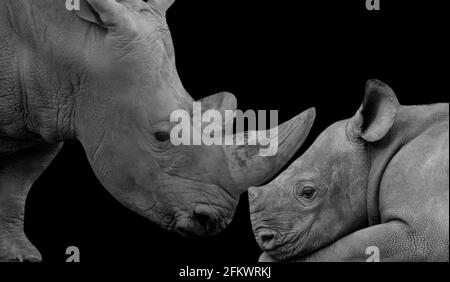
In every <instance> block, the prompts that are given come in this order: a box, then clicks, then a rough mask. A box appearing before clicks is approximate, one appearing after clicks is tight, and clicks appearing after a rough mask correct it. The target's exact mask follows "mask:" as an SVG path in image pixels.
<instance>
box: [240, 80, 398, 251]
mask: <svg viewBox="0 0 450 282" xmlns="http://www.w3.org/2000/svg"><path fill="white" fill-rule="evenodd" d="M398 106H399V104H398V101H397V98H396V97H395V95H394V93H393V91H392V90H391V89H390V88H389V87H388V86H386V85H385V84H383V83H381V82H379V81H375V80H370V81H369V82H368V83H367V86H366V95H365V98H364V102H363V103H362V105H361V107H360V108H359V110H358V111H357V113H356V114H355V115H354V116H353V117H352V118H350V119H347V120H342V121H338V122H336V123H334V124H332V125H331V126H330V127H328V128H327V129H326V130H325V131H324V132H322V133H321V134H320V135H319V137H318V138H317V139H316V140H315V142H314V143H313V144H312V145H311V147H310V148H309V149H308V150H307V151H306V152H305V153H304V154H303V155H302V156H301V157H299V158H298V159H297V160H296V161H295V162H294V163H292V165H291V166H290V167H289V168H288V169H286V170H285V171H283V172H282V173H281V174H280V175H279V176H278V177H277V178H276V179H275V180H273V181H272V182H271V183H269V184H267V185H265V186H262V187H256V188H254V187H252V188H250V189H249V201H250V213H251V220H252V226H253V231H254V233H255V237H256V240H257V242H258V244H259V245H260V247H261V249H263V250H264V251H266V253H265V255H264V256H263V257H262V258H263V259H264V260H270V258H274V259H279V260H282V259H293V258H296V257H302V256H304V255H306V254H309V253H311V252H313V251H315V250H317V249H319V248H321V247H323V246H326V245H328V244H330V243H332V242H334V241H335V240H337V239H339V238H340V237H342V236H344V235H346V234H348V233H350V232H353V231H355V230H357V229H358V228H360V227H361V225H363V224H367V212H366V211H367V195H366V191H367V189H366V187H367V183H368V173H369V170H370V161H369V160H370V150H368V145H369V144H373V143H374V142H377V141H379V140H380V139H382V138H383V137H384V136H385V135H386V134H387V132H388V131H389V130H390V128H391V127H392V125H393V122H394V119H395V116H396V113H397V108H398ZM380 146H383V145H382V144H381V145H380ZM373 200H375V199H373ZM373 204H374V205H375V204H376V203H373Z"/></svg>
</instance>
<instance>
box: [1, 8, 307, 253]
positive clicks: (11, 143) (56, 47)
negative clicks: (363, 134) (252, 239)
mask: <svg viewBox="0 0 450 282" xmlns="http://www.w3.org/2000/svg"><path fill="white" fill-rule="evenodd" d="M172 2H173V1H168V0H151V1H141V0H122V1H119V0H82V1H81V9H79V10H74V11H69V9H67V7H66V1H64V0H2V2H1V5H0V156H1V159H0V260H39V259H40V254H39V252H38V251H37V250H36V248H34V246H32V244H31V243H30V242H29V241H28V240H27V238H26V236H25V234H24V231H23V219H24V218H23V217H24V202H25V199H26V195H27V192H28V190H29V188H30V186H31V185H32V183H33V182H34V181H35V180H36V178H38V177H39V175H40V174H41V173H42V171H43V170H44V169H45V168H46V167H47V166H48V164H49V163H50V162H51V161H52V159H53V158H54V157H55V155H56V154H57V153H58V151H59V150H60V148H61V144H62V143H61V142H62V141H64V140H68V139H78V140H79V141H80V142H81V144H82V145H83V147H84V149H85V151H86V153H87V156H88V159H89V162H90V164H91V166H92V168H93V170H94V172H95V174H96V175H97V177H98V179H99V180H100V181H101V183H102V184H103V185H104V186H105V187H106V188H107V189H108V190H109V191H110V192H111V193H112V194H113V195H114V196H115V198H117V199H118V200H119V201H120V202H122V203H123V204H124V205H125V206H127V207H129V208H130V209H132V210H134V211H136V212H137V213H139V214H141V215H143V216H145V217H147V218H149V219H150V220H151V221H153V222H156V223H158V224H159V225H160V226H162V227H163V228H166V229H168V230H175V231H177V232H179V233H181V234H187V235H205V234H213V233H216V232H218V231H220V230H221V229H223V228H225V226H226V225H227V224H228V223H229V222H230V220H231V218H232V216H233V213H234V210H235V207H236V204H237V201H238V198H239V195H240V194H241V193H242V192H244V191H245V190H246V189H247V187H249V186H250V185H258V184H261V183H262V182H263V181H265V180H267V179H268V178H270V177H271V176H273V175H274V174H275V173H276V172H277V171H278V170H279V169H280V168H281V167H282V166H283V165H284V164H285V163H286V162H287V161H288V160H289V158H290V157H291V156H292V155H293V153H294V152H295V151H296V150H297V148H298V147H299V146H300V145H301V143H302V142H303V139H304V138H303V137H304V136H306V135H307V132H308V131H309V129H310V127H311V124H312V121H313V119H314V110H308V111H305V112H304V113H302V114H300V115H299V116H297V117H295V118H294V119H292V120H291V121H289V122H287V123H285V124H283V125H281V126H280V127H279V130H278V139H279V149H278V153H277V154H276V155H274V156H271V157H262V156H260V155H259V154H258V153H257V152H258V150H255V147H253V148H251V146H218V145H215V146H173V145H172V143H171V142H170V140H169V136H170V135H169V132H170V129H171V128H173V126H174V124H173V123H171V122H170V115H171V113H172V112H173V111H174V110H179V109H182V110H185V111H188V112H192V103H193V99H192V98H191V97H190V96H189V95H188V93H186V91H185V90H184V88H183V86H182V84H181V81H180V79H179V77H178V75H177V71H176V69H175V62H174V51H173V46H172V41H171V36H170V33H169V30H168V27H167V24H166V20H165V12H166V10H167V9H168V7H169V6H170V4H172ZM201 102H202V108H203V109H204V110H208V109H217V110H220V111H223V110H225V109H234V108H235V107H236V100H235V98H234V96H233V95H231V94H229V93H221V94H217V95H214V96H211V97H207V98H205V99H203V100H202V101H201Z"/></svg>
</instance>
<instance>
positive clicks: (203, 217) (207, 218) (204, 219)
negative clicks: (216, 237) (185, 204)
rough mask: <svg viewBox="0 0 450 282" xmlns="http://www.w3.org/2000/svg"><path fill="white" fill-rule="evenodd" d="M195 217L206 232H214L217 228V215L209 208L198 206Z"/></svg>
mask: <svg viewBox="0 0 450 282" xmlns="http://www.w3.org/2000/svg"><path fill="white" fill-rule="evenodd" d="M194 217H195V220H197V222H198V224H199V225H200V226H201V227H202V228H203V229H204V230H205V231H206V232H211V233H212V232H215V230H216V229H217V216H216V215H215V213H214V212H213V211H211V210H210V209H209V208H201V207H199V208H196V209H195V210H194Z"/></svg>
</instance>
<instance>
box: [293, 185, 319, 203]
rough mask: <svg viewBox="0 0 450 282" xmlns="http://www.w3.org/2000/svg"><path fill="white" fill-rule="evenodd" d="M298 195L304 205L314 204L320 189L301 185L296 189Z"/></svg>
mask: <svg viewBox="0 0 450 282" xmlns="http://www.w3.org/2000/svg"><path fill="white" fill-rule="evenodd" d="M296 194H297V197H299V199H301V200H302V202H303V203H312V202H313V201H314V199H315V198H316V197H317V194H318V189H317V188H316V187H312V186H303V185H299V186H297V187H296Z"/></svg>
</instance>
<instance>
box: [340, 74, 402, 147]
mask: <svg viewBox="0 0 450 282" xmlns="http://www.w3.org/2000/svg"><path fill="white" fill-rule="evenodd" d="M399 106H400V104H399V102H398V100H397V97H396V96H395V94H394V91H392V89H391V88H390V87H389V86H387V85H386V84H384V83H383V82H381V81H379V80H369V81H367V84H366V94H365V97H364V101H363V103H362V105H361V107H360V108H359V109H358V111H357V112H356V114H355V115H354V116H353V117H352V118H351V119H350V121H349V123H348V128H347V130H348V131H349V133H350V134H349V135H350V136H352V137H356V138H362V139H364V140H365V141H367V142H374V141H377V140H380V139H381V138H383V137H384V136H385V135H386V133H387V132H388V131H389V130H390V129H391V127H392V125H393V124H394V121H395V117H396V115H397V111H398V107H399Z"/></svg>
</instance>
